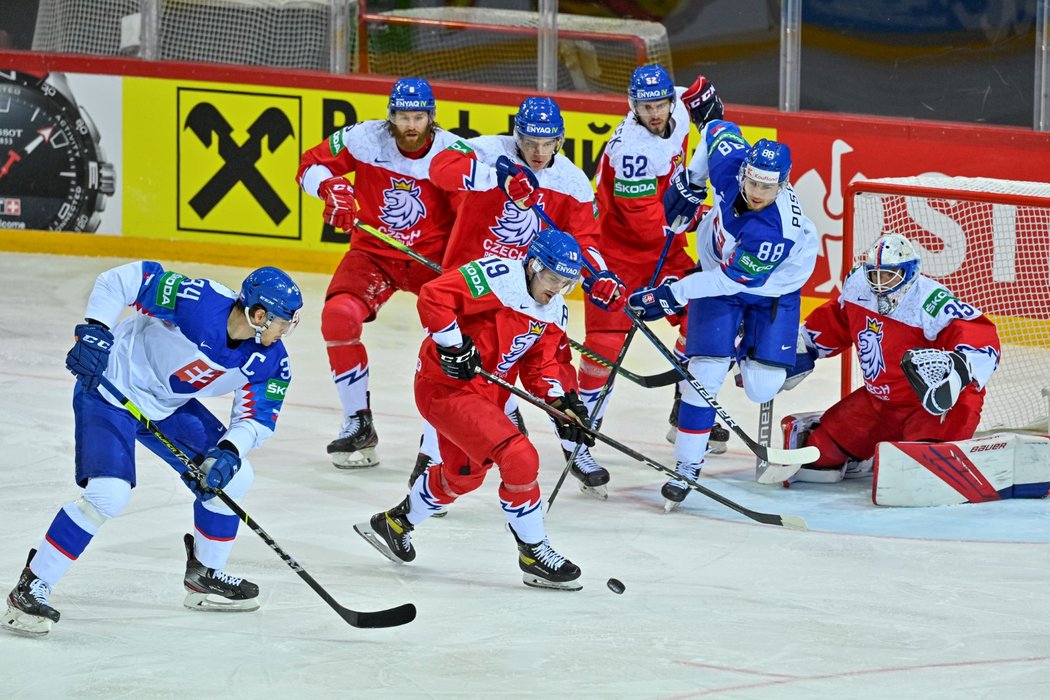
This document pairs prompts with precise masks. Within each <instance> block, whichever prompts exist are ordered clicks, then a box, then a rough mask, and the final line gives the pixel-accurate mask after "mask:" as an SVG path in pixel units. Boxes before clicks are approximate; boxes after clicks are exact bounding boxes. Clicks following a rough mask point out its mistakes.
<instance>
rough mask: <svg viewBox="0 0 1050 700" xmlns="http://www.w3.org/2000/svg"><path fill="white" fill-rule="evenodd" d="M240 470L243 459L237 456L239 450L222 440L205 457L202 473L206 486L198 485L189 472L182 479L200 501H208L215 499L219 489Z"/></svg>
mask: <svg viewBox="0 0 1050 700" xmlns="http://www.w3.org/2000/svg"><path fill="white" fill-rule="evenodd" d="M240 468H241V458H240V455H238V454H237V448H236V447H235V446H234V444H233V443H232V442H229V441H227V440H222V441H220V442H219V444H218V445H216V446H215V447H212V448H211V449H209V450H208V451H207V452H206V453H205V455H204V461H203V462H202V463H201V467H200V469H201V472H203V473H204V484H199V483H197V480H196V479H195V478H193V475H192V473H191V472H189V471H185V472H183V473H182V479H183V481H185V482H186V485H187V486H189V487H190V490H191V491H193V493H194V494H195V495H196V496H197V498H198V499H200V500H202V501H207V500H208V499H211V498H214V497H215V492H216V491H217V490H218V489H221V488H224V487H225V486H226V484H228V483H230V479H232V478H233V475H234V474H236V473H237V470H239V469H240Z"/></svg>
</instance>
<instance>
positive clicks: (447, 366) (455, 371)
mask: <svg viewBox="0 0 1050 700" xmlns="http://www.w3.org/2000/svg"><path fill="white" fill-rule="evenodd" d="M437 352H438V359H440V360H441V370H442V371H443V372H444V373H445V374H447V375H448V376H450V377H452V378H453V379H462V380H464V381H470V380H471V379H473V378H474V375H476V374H477V373H478V370H479V369H481V355H480V354H479V353H478V349H477V348H476V347H474V341H473V340H471V339H470V337H469V336H463V344H462V345H459V346H457V347H451V348H446V347H444V346H441V345H438V346H437Z"/></svg>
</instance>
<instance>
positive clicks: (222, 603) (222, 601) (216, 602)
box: [182, 591, 259, 612]
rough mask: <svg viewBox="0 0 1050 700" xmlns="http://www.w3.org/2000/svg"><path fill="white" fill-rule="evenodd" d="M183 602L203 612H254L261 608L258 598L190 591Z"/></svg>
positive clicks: (191, 608) (188, 606) (190, 607)
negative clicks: (242, 598)
mask: <svg viewBox="0 0 1050 700" xmlns="http://www.w3.org/2000/svg"><path fill="white" fill-rule="evenodd" d="M182 604H183V605H184V606H186V607H187V608H188V609H190V610H199V611H203V612H252V611H253V610H258V609H259V599H258V598H248V599H247V600H230V599H229V598H223V597H222V596H220V595H214V594H208V593H198V592H197V591H188V592H187V593H186V598H185V599H184V600H183V601H182Z"/></svg>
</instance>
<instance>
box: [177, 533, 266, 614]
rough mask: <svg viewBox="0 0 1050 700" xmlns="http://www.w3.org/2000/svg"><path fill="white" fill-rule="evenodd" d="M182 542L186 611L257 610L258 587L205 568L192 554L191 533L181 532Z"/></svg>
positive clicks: (249, 582) (238, 578) (220, 571)
mask: <svg viewBox="0 0 1050 700" xmlns="http://www.w3.org/2000/svg"><path fill="white" fill-rule="evenodd" d="M182 541H183V543H184V544H185V545H186V577H185V578H184V579H183V581H182V583H183V585H184V586H185V587H186V599H185V600H184V601H182V604H183V605H185V606H186V607H187V608H189V609H190V610H207V611H208V612H213V611H214V612H251V611H252V610H258V609H259V587H258V586H257V585H255V584H254V583H252V582H251V581H249V580H247V579H243V578H240V577H238V576H230V575H229V574H228V573H226V572H225V571H222V570H219V569H209V568H208V567H206V566H205V565H204V564H202V563H200V562H199V561H198V560H197V555H196V554H194V553H193V535H190V534H187V535H183V538H182ZM209 596H210V597H209Z"/></svg>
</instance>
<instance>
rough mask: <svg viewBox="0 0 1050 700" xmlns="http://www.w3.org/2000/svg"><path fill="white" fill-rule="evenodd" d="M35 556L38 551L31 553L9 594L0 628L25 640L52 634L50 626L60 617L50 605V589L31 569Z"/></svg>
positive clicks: (31, 551)
mask: <svg viewBox="0 0 1050 700" xmlns="http://www.w3.org/2000/svg"><path fill="white" fill-rule="evenodd" d="M34 554H36V550H35V549H33V550H30V551H29V557H28V558H27V559H26V567H25V568H24V569H22V575H21V576H19V577H18V583H17V584H16V585H15V587H14V588H13V589H12V590H11V592H10V593H9V594H8V595H7V612H5V613H4V618H3V620H0V627H3V628H4V629H6V630H7V631H8V632H13V633H14V634H20V635H23V636H26V637H43V636H44V635H46V634H47V633H48V632H50V631H51V625H52V624H53V623H55V622H58V618H59V617H60V616H61V614H60V613H59V612H58V611H57V610H55V609H54V608H52V607H51V605H50V604H48V600H47V599H48V596H49V595H51V586H49V585H47V583H45V582H44V581H43V580H42V579H39V578H37V576H36V574H34V573H33V571H32V570H31V569H30V568H29V562H30V561H31V560H32V559H33V555H34Z"/></svg>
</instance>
